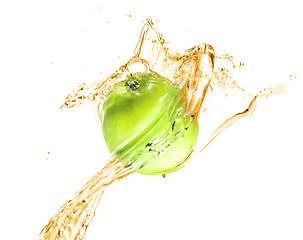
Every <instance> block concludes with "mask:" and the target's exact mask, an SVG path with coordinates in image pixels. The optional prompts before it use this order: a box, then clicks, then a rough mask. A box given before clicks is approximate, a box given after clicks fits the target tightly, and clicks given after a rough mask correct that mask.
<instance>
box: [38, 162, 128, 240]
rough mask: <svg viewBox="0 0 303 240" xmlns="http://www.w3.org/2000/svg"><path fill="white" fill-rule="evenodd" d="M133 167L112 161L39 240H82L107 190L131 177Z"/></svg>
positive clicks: (47, 226)
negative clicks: (118, 181) (109, 186)
mask: <svg viewBox="0 0 303 240" xmlns="http://www.w3.org/2000/svg"><path fill="white" fill-rule="evenodd" d="M132 171H133V167H132V166H125V165H123V164H122V163H121V162H119V161H118V160H117V159H116V158H115V157H113V158H112V159H111V160H110V161H109V163H108V164H107V165H106V166H105V167H104V168H103V169H102V170H101V171H100V172H98V173H97V174H96V175H95V176H94V177H93V178H92V179H91V180H90V181H88V182H87V183H86V184H85V185H84V186H83V187H82V188H81V189H80V190H79V191H78V192H77V193H76V194H75V196H74V198H73V199H72V200H69V201H67V202H66V203H65V204H64V205H63V206H62V207H61V208H60V210H59V211H58V213H57V214H55V215H54V216H53V217H52V218H51V219H50V220H49V222H48V224H47V225H46V226H45V227H44V228H43V230H42V231H41V233H40V235H39V237H38V240H45V239H61V240H69V239H74V240H81V239H83V238H84V236H85V233H86V230H87V227H88V225H89V223H90V222H91V220H92V219H93V217H94V215H95V210H96V208H97V206H98V203H99V201H100V198H101V196H102V194H103V192H104V189H105V187H107V186H108V185H110V184H111V183H113V182H115V181H117V180H120V179H123V178H125V177H126V176H128V175H129V174H130V173H132Z"/></svg>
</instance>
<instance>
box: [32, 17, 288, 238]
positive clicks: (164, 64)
mask: <svg viewBox="0 0 303 240" xmlns="http://www.w3.org/2000/svg"><path fill="white" fill-rule="evenodd" d="M217 61H218V62H219V63H218V64H217ZM220 61H224V64H223V66H222V65H220ZM215 62H216V64H215ZM226 65H228V67H226ZM241 67H243V63H240V64H238V65H237V64H236V63H235V61H234V59H233V57H232V56H230V55H228V54H221V55H218V54H217V55H216V54H215V51H214V49H213V47H212V46H211V45H209V44H200V45H198V46H195V47H193V48H191V49H188V50H187V51H185V52H184V54H180V53H176V52H172V51H171V50H170V49H169V48H168V47H167V43H166V41H165V40H164V39H163V38H162V35H161V34H160V33H159V32H158V31H157V29H155V28H154V26H153V23H152V21H151V20H147V21H146V23H145V25H144V26H143V28H142V31H141V34H140V37H139V41H138V43H137V45H136V48H135V51H134V56H133V57H132V58H130V59H129V60H128V61H126V63H125V64H123V65H122V66H121V67H120V68H119V69H118V70H117V71H115V72H114V73H113V74H111V75H110V76H109V77H107V78H106V79H105V80H102V81H99V82H97V83H93V84H85V83H83V84H80V85H79V86H78V88H77V89H75V90H74V91H73V92H71V93H70V94H68V96H67V98H66V100H65V102H64V103H63V104H62V106H61V109H62V108H72V107H76V106H79V105H81V104H83V103H85V102H95V103H96V104H97V112H98V113H99V112H100V108H101V106H102V101H103V99H104V98H105V97H106V95H107V94H108V93H109V92H110V91H111V90H112V89H113V88H114V87H115V85H116V84H117V83H119V82H121V81H123V80H125V79H126V76H127V75H129V74H131V73H135V72H138V71H146V70H153V71H155V72H157V73H159V74H160V75H162V76H164V77H165V78H167V79H169V80H170V81H172V82H173V83H176V84H178V85H180V86H181V87H185V89H186V91H184V94H183V96H182V97H183V98H184V99H185V102H186V104H187V114H188V115H190V116H192V117H193V118H199V117H204V116H205V114H206V113H207V112H209V111H210V109H211V107H209V105H208V102H207V101H205V100H207V98H208V96H209V95H211V93H212V92H215V89H220V90H221V91H223V92H224V95H225V96H228V95H231V94H232V93H233V92H235V91H238V92H240V93H241V94H242V95H243V98H249V99H250V103H249V105H248V107H247V108H246V109H245V110H244V111H243V112H240V113H238V114H236V115H233V116H231V117H230V118H227V119H226V120H225V121H223V123H222V124H221V125H219V126H218V127H217V128H216V130H215V131H214V132H213V133H212V134H211V136H210V137H209V138H208V139H207V142H206V144H204V145H202V147H201V148H198V147H197V148H196V149H194V151H193V153H192V154H190V155H189V156H188V157H187V158H186V159H184V161H183V162H182V163H180V166H179V168H181V167H184V166H185V165H186V164H188V163H189V162H190V161H191V160H192V159H193V158H195V157H196V156H197V154H199V153H200V152H201V151H203V149H204V148H205V147H206V146H207V145H208V144H209V143H210V142H211V141H213V139H215V138H216V137H217V136H218V135H219V134H220V133H221V132H222V131H223V130H224V129H226V128H227V127H228V126H230V125H231V124H232V123H234V122H235V121H237V120H239V119H240V118H243V117H246V116H249V115H251V114H252V113H253V112H254V109H255V107H256V104H257V101H258V100H259V99H262V98H265V97H268V96H272V95H275V94H280V93H283V92H286V91H287V88H286V86H285V85H275V86H273V87H267V88H264V89H262V90H259V91H258V92H257V93H255V92H251V91H247V90H246V89H244V88H243V87H242V86H240V85H239V84H238V82H237V81H236V80H234V79H233V74H232V71H233V69H236V68H241ZM137 164H139V163H137ZM137 166H138V165H136V166H135V164H129V165H125V164H122V163H121V162H120V161H119V159H118V158H117V156H112V158H111V160H110V161H109V163H108V164H107V165H106V166H105V167H104V168H103V169H102V170H101V171H100V172H99V173H97V174H96V175H95V176H94V177H93V178H92V179H91V180H90V181H89V182H88V183H86V184H85V185H84V186H83V187H82V188H81V189H80V190H79V191H78V192H77V193H76V194H75V197H74V198H73V199H72V200H69V201H67V202H66V203H65V204H64V205H63V206H62V207H61V209H60V210H59V211H58V213H57V214H55V215H54V216H53V217H52V218H51V219H50V221H49V222H48V224H47V225H46V226H45V227H44V228H43V230H42V231H41V233H40V235H39V237H38V240H52V239H58V240H59V239H60V240H68V239H69V240H76V239H77V240H81V239H83V238H84V236H85V233H86V230H87V227H88V225H89V223H90V222H91V220H92V219H93V217H94V214H95V210H96V208H97V206H98V203H99V201H100V198H101V196H102V194H103V192H104V190H105V187H107V186H108V185H110V184H111V183H113V182H115V181H117V180H120V179H123V178H124V177H126V176H128V175H129V174H131V173H133V172H134V170H135V169H136V167H137Z"/></svg>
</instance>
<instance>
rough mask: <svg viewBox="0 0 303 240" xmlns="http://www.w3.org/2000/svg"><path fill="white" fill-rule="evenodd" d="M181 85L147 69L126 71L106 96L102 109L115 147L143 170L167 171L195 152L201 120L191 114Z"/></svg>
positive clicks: (105, 131)
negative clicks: (132, 72)
mask: <svg viewBox="0 0 303 240" xmlns="http://www.w3.org/2000/svg"><path fill="white" fill-rule="evenodd" d="M182 91H183V90H182V88H180V86H178V85H176V84H173V83H171V82H170V81H168V80H167V79H165V78H164V77H162V76H161V75H159V74H157V73H155V72H152V71H148V72H144V73H136V74H133V75H129V76H127V78H126V80H125V81H122V82H120V83H118V84H117V85H116V86H115V87H114V89H113V90H112V91H111V92H110V93H109V94H108V95H107V96H106V98H105V100H104V103H103V108H102V111H101V113H100V120H101V124H102V130H103V135H104V138H105V141H106V143H107V146H108V148H109V150H110V152H111V153H114V154H116V155H117V156H118V157H119V159H120V160H121V161H124V162H125V163H127V164H133V163H135V164H136V166H137V167H136V171H137V172H139V173H143V174H166V173H169V172H172V171H175V170H177V169H179V168H180V166H181V164H182V162H183V160H184V159H186V158H187V157H188V156H189V154H191V152H192V150H193V148H194V145H195V143H196V140H197V136H198V122H197V121H196V120H194V119H192V118H191V117H190V116H187V114H186V104H185V103H184V100H183V98H182Z"/></svg>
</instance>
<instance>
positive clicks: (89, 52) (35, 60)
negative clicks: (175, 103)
mask: <svg viewBox="0 0 303 240" xmlns="http://www.w3.org/2000/svg"><path fill="white" fill-rule="evenodd" d="M301 4H302V3H300V1H266V0H260V1H259V0H257V1H249V2H246V1H218V0H212V1H190V0H188V1H180V2H178V1H172V2H171V3H168V2H167V3H166V2H165V1H148V2H144V1H136V2H135V1H114V0H110V1H109V0H107V1H97V0H85V1H84V0H77V1H66V0H63V1H62V0H60V1H59V0H53V1H38V0H37V1H34V0H28V1H6V2H1V4H0V81H1V90H0V92H1V94H0V102H1V120H0V121H1V125H0V136H1V140H2V141H1V146H0V161H1V167H0V183H1V185H0V186H1V198H0V203H1V205H0V206H1V213H0V216H1V217H0V221H1V223H0V229H1V231H0V234H1V235H0V238H1V239H6V240H11V239H35V238H36V237H37V236H38V234H39V232H40V231H41V229H42V228H43V227H44V226H45V225H46V224H47V222H48V220H49V219H50V217H51V216H52V215H53V214H54V213H56V212H57V211H58V209H59V208H60V207H61V205H62V204H63V203H65V201H67V200H69V199H70V198H72V196H73V194H74V193H75V192H76V191H77V190H78V189H79V188H80V187H81V186H82V185H83V184H84V183H85V182H86V181H88V180H89V179H90V178H91V177H92V176H93V175H94V174H95V173H96V172H98V171H99V170H100V169H101V168H102V167H103V166H104V165H105V164H106V162H107V160H108V156H109V154H108V151H107V149H106V146H105V144H104V142H103V140H102V136H101V134H100V132H99V130H98V128H97V124H96V121H95V117H94V107H93V104H87V105H83V106H81V107H78V108H75V109H71V110H67V111H59V107H60V105H61V104H62V102H63V100H64V99H65V97H66V95H67V93H69V92H70V91H71V90H73V89H74V88H75V87H76V86H77V85H78V83H79V82H96V81H99V80H101V79H103V78H105V77H106V76H107V75H108V74H110V73H112V72H113V71H114V70H115V69H117V67H118V66H119V65H120V64H121V63H122V62H123V61H126V60H127V59H128V58H129V57H131V56H132V54H133V49H134V47H135V44H136V42H137V40H138V37H139V33H140V30H141V27H142V25H143V21H144V20H145V19H146V18H151V19H153V20H154V23H155V25H156V27H158V28H159V31H160V32H161V33H163V34H164V35H163V36H164V38H165V39H166V40H167V41H169V46H171V47H172V49H174V50H177V51H183V50H185V49H187V48H190V47H192V46H194V45H197V44H199V43H202V42H207V43H209V44H211V45H212V46H213V47H214V48H215V50H216V52H218V53H230V54H233V55H235V56H238V57H239V58H240V60H241V58H243V59H248V61H249V62H251V63H252V64H253V65H256V66H259V67H260V69H262V71H263V74H261V75H259V76H260V78H262V77H261V76H263V78H264V76H266V77H268V78H271V77H272V78H276V77H281V78H287V77H288V76H287V75H288V74H289V73H292V72H296V73H297V75H298V78H297V81H296V83H295V84H296V85H295V88H294V90H293V91H292V92H290V93H288V94H284V95H281V96H277V97H274V98H271V99H268V100H264V101H263V102H262V103H260V104H259V106H258V108H257V110H256V111H255V115H254V116H253V117H251V118H249V119H245V120H241V121H240V122H238V123H236V124H235V125H233V126H232V127H230V128H229V129H228V130H227V131H226V132H224V133H223V134H222V135H221V136H220V137H218V138H217V139H216V140H215V141H214V142H213V143H212V144H211V145H210V146H209V147H208V148H207V149H206V150H205V151H204V152H203V154H202V155H201V156H200V157H199V158H198V159H196V160H195V161H193V162H192V163H191V164H189V165H188V166H187V167H186V168H184V169H182V170H180V171H178V172H176V173H172V174H169V175H168V176H167V177H166V178H165V179H163V178H162V177H161V176H145V175H140V174H133V175H132V176H130V177H128V178H126V179H125V180H123V181H121V182H118V183H116V184H114V185H113V186H112V187H110V188H109V189H108V190H107V191H106V192H105V194H104V196H103V198H102V200H101V202H100V205H99V207H98V210H97V212H96V217H95V219H94V220H93V221H92V223H91V225H90V226H89V229H88V231H87V235H86V237H85V239H86V240H90V239H91V240H92V239H107V240H109V239H122V238H123V239H124V238H125V239H130V238H131V239H158V240H160V239H206V240H215V239H233V240H236V239H241V240H242V239H258V240H263V239H264V240H265V239H266V240H268V239H275V240H277V239H292V240H296V239H303V231H302V230H303V204H302V203H303V174H302V173H303V154H302V134H303V132H302V125H301V124H302V120H303V118H302V113H301V112H302V100H303V98H302V96H301V95H302V84H301V82H300V81H302V75H300V73H301V74H302V53H303V51H302V40H303V38H302V34H301V32H302V22H303V19H302V11H301V9H302V5H301ZM127 15H131V17H129V16H127ZM283 74H285V75H283ZM48 152H50V154H48ZM47 159H48V160H47Z"/></svg>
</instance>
